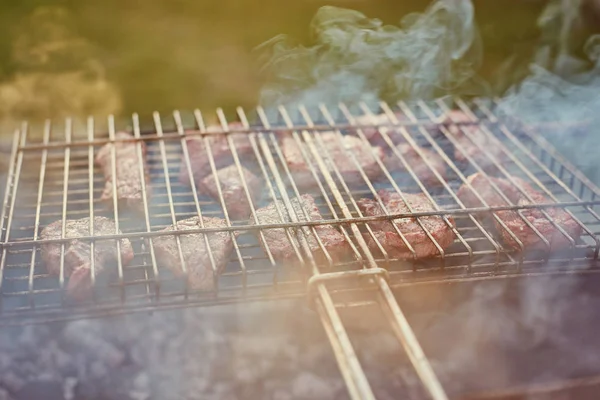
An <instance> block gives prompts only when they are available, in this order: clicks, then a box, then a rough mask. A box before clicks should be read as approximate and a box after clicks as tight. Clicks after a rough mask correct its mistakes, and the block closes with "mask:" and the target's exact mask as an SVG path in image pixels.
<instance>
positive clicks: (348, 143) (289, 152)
mask: <svg viewBox="0 0 600 400" xmlns="http://www.w3.org/2000/svg"><path fill="white" fill-rule="evenodd" d="M317 135H319V137H320V139H321V141H322V143H321V142H319V140H317V138H316V137H317ZM313 141H314V143H315V145H316V146H317V148H318V151H319V155H320V156H321V158H322V159H323V160H324V161H325V163H326V165H328V171H329V172H330V173H331V175H332V176H333V177H336V173H335V172H334V171H335V170H336V169H337V171H339V172H340V175H341V176H342V179H344V181H345V182H346V184H347V185H349V186H356V185H362V184H364V183H365V181H364V179H363V178H362V176H361V174H360V169H359V168H358V167H357V165H356V163H355V162H354V160H352V157H354V158H355V159H356V162H357V163H358V165H360V167H361V168H362V170H363V171H364V173H365V175H366V176H367V177H368V178H369V179H374V178H376V177H377V176H379V174H381V172H382V171H381V168H379V165H377V162H376V161H375V158H374V157H373V152H374V153H375V154H376V155H377V156H378V157H379V158H383V150H382V149H381V147H377V146H375V147H370V146H369V145H368V144H367V143H364V142H363V141H362V140H361V139H359V138H357V137H354V136H347V135H346V136H343V137H342V138H340V137H339V136H338V134H337V133H335V132H323V133H320V134H316V135H315V136H313ZM302 145H304V144H302ZM281 147H282V152H283V156H284V158H285V161H286V163H287V165H288V168H289V169H290V172H291V173H292V177H293V178H294V180H295V182H296V184H297V185H298V187H300V188H308V187H311V186H313V185H316V181H315V179H314V177H313V175H312V173H311V170H310V167H309V164H308V163H307V162H306V159H305V158H304V156H303V155H302V151H301V149H300V147H299V145H298V143H297V142H296V140H295V139H294V138H292V137H291V136H286V137H284V138H283V139H282V145H281ZM304 150H305V151H304V153H305V154H306V155H307V156H308V157H309V163H310V164H312V166H313V170H314V171H316V172H317V174H318V173H319V166H318V165H317V163H316V160H315V159H314V158H313V157H312V155H311V152H310V150H309V148H308V146H305V148H304ZM372 151H373V152H372Z"/></svg>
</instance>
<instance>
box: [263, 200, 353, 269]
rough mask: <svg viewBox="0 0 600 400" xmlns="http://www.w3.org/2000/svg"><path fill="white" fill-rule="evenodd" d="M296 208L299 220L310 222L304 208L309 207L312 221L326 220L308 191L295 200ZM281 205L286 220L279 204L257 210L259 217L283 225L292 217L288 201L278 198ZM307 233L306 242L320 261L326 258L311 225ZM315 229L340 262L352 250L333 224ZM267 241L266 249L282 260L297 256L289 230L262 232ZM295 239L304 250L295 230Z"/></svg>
mask: <svg viewBox="0 0 600 400" xmlns="http://www.w3.org/2000/svg"><path fill="white" fill-rule="evenodd" d="M291 203H292V207H293V208H294V211H295V214H296V216H297V218H298V221H306V218H305V216H304V213H303V211H302V209H304V210H306V212H307V213H308V216H309V219H310V220H311V221H318V220H322V219H323V217H322V216H321V213H320V212H319V209H318V208H317V205H316V204H315V200H314V199H313V198H312V196H310V195H308V194H303V195H302V196H301V197H300V199H298V198H294V199H291ZM278 205H279V208H280V210H281V212H282V214H283V216H284V220H283V221H282V220H281V218H280V217H279V213H278V212H277V208H276V206H275V203H271V204H269V205H268V206H266V207H263V208H260V209H258V210H256V217H257V219H258V221H259V223H261V224H279V223H286V222H290V221H291V220H290V218H289V216H288V214H287V211H286V207H285V204H284V203H283V202H282V201H279V200H278ZM302 230H303V232H304V234H305V238H306V242H307V243H308V246H309V248H310V250H311V251H312V253H313V257H314V258H315V260H316V261H317V262H318V263H321V262H323V261H324V260H325V256H324V254H323V251H322V250H321V247H320V246H319V243H318V241H317V239H316V237H315V236H314V235H313V233H312V230H311V229H310V228H309V227H302ZM315 231H316V233H317V235H318V236H319V239H321V242H322V243H323V247H324V248H325V249H326V250H327V252H328V253H329V255H330V256H331V258H332V259H333V260H334V261H336V260H338V259H340V258H341V257H343V256H344V255H345V254H348V253H349V252H350V250H351V249H350V246H349V245H348V242H346V239H345V238H344V236H343V235H342V234H341V233H340V232H338V231H337V229H335V228H334V227H332V226H329V225H318V226H315ZM262 232H263V235H264V238H265V243H262V245H263V247H264V248H268V249H269V250H270V251H271V254H272V255H273V257H274V258H275V259H279V260H290V259H293V258H294V256H295V252H294V247H293V246H292V243H290V240H289V238H288V236H287V234H286V231H285V229H283V228H276V229H265V230H263V231H262ZM292 239H293V241H294V244H295V245H296V246H297V248H298V249H299V250H300V251H302V250H301V249H302V247H301V246H300V244H299V243H298V239H297V237H296V235H294V233H292Z"/></svg>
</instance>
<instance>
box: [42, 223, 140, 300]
mask: <svg viewBox="0 0 600 400" xmlns="http://www.w3.org/2000/svg"><path fill="white" fill-rule="evenodd" d="M61 232H62V221H55V222H53V223H51V224H50V225H48V226H46V227H45V228H44V229H43V230H42V233H41V239H42V240H47V239H60V238H61ZM115 232H116V230H115V223H114V221H112V220H110V219H108V218H106V217H94V237H101V236H105V235H114V234H115ZM120 233H121V232H120V231H119V234H120ZM82 236H90V219H89V218H81V219H69V220H66V221H65V238H69V239H71V240H70V241H68V242H66V243H65V253H64V271H65V277H67V278H69V282H68V283H67V295H68V296H69V297H71V298H74V299H83V298H85V297H87V296H88V295H89V294H90V293H91V284H92V280H91V268H92V267H91V262H92V254H91V251H92V249H91V246H90V242H89V241H83V240H79V239H77V238H78V237H82ZM120 245H121V263H122V265H124V266H125V265H128V264H129V263H130V262H131V260H133V257H134V254H133V248H132V247H131V242H130V241H129V239H120ZM40 250H41V254H42V260H43V261H44V265H45V266H46V269H47V270H48V273H50V274H52V275H60V258H61V244H60V243H48V244H42V245H41V246H40ZM117 257H118V253H117V244H116V240H115V239H106V240H98V239H96V240H95V244H94V273H95V275H96V276H98V274H99V273H101V272H102V271H103V270H105V269H107V268H109V267H110V265H111V264H112V263H115V262H116V261H117Z"/></svg>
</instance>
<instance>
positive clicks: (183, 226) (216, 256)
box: [152, 217, 233, 290]
mask: <svg viewBox="0 0 600 400" xmlns="http://www.w3.org/2000/svg"><path fill="white" fill-rule="evenodd" d="M202 221H203V223H204V227H205V228H221V227H226V226H227V223H226V222H225V220H223V219H221V218H211V217H203V218H202ZM201 227H202V226H201V224H200V219H199V218H198V217H192V218H187V219H184V220H181V221H177V224H176V225H175V226H173V225H171V226H169V227H168V228H165V229H163V230H162V231H161V232H164V233H169V232H174V231H186V230H190V229H200V228H201ZM204 235H205V234H202V233H190V234H182V235H179V238H180V243H181V252H182V254H183V260H184V261H185V267H186V270H187V277H188V279H189V285H190V287H191V288H192V289H197V290H214V289H215V278H216V276H217V275H218V274H220V273H222V272H223V270H224V269H225V266H226V265H227V262H228V261H229V255H230V253H231V250H232V249H233V241H232V238H231V233H229V232H213V233H208V234H207V235H208V244H209V247H210V251H211V252H212V258H213V260H214V266H215V270H216V271H215V274H213V265H212V263H211V258H210V254H209V249H208V248H207V247H206V241H205V239H204ZM152 244H153V246H154V252H155V254H156V258H157V260H158V262H159V263H160V264H161V265H164V266H166V267H168V268H170V269H171V270H172V271H173V273H174V274H175V275H177V276H184V272H183V271H184V268H183V263H182V260H181V257H180V255H179V247H178V246H177V240H176V239H175V235H172V234H171V235H168V234H166V235H164V236H157V237H154V238H153V239H152Z"/></svg>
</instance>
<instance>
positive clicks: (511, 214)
mask: <svg viewBox="0 0 600 400" xmlns="http://www.w3.org/2000/svg"><path fill="white" fill-rule="evenodd" d="M488 179H489V180H488ZM512 180H513V181H514V184H513V183H512V182H511V181H510V180H508V179H501V178H494V177H488V178H486V177H485V176H484V175H482V174H479V173H477V174H473V175H471V176H469V177H468V178H467V182H468V183H469V184H470V185H471V187H472V188H473V189H471V188H469V186H468V185H467V184H464V185H463V186H461V188H460V189H459V191H458V196H459V198H460V199H461V201H462V202H463V203H464V204H465V206H466V207H485V204H483V203H482V202H481V201H480V200H479V198H478V197H477V195H476V194H475V192H476V193H477V194H479V196H480V197H481V198H482V199H483V200H484V201H485V202H486V203H487V205H488V206H490V207H501V206H508V205H510V204H509V203H508V202H507V201H505V200H504V198H503V197H502V196H501V195H500V194H499V192H501V193H503V194H504V196H506V198H507V199H508V200H509V202H510V203H512V204H513V205H518V206H523V205H531V204H540V203H551V202H552V201H551V200H550V199H549V198H547V197H546V196H545V195H543V194H542V193H540V192H538V191H537V190H535V189H534V188H533V187H531V185H529V184H528V183H527V182H525V181H524V180H523V179H520V178H517V177H512ZM490 182H493V183H494V184H495V185H496V186H497V187H498V191H496V190H495V189H494V187H493V186H492V184H491V183H490ZM527 196H529V199H531V200H529V199H528V198H527ZM545 211H546V213H547V214H548V215H549V216H550V218H551V219H552V220H553V221H554V222H555V223H556V224H557V225H558V226H560V227H561V228H562V229H563V230H564V231H565V232H566V233H567V234H568V235H569V236H570V237H571V238H572V239H573V240H577V239H578V238H579V237H580V236H581V233H582V228H581V226H580V225H579V224H578V223H577V221H575V220H574V219H573V218H572V217H571V216H570V215H569V214H568V213H567V212H566V211H565V210H563V209H561V208H546V209H545ZM521 213H522V215H523V217H524V218H526V219H527V220H528V221H529V222H530V223H531V225H532V226H533V227H535V229H537V230H538V231H539V232H540V234H541V235H542V236H543V237H544V238H545V239H546V240H547V241H548V243H549V244H550V249H551V250H559V249H561V248H564V247H567V246H569V245H570V241H569V239H568V238H567V237H566V236H565V235H563V234H562V233H561V232H560V231H559V230H558V229H557V228H556V226H554V225H553V224H552V223H551V222H550V221H549V220H548V218H546V217H544V215H543V214H542V212H541V210H539V209H532V208H529V209H523V210H522V211H521ZM495 214H496V215H497V216H498V218H499V219H501V220H502V222H504V224H505V225H506V226H507V228H508V229H509V230H510V231H511V232H512V233H513V234H514V235H515V236H516V237H517V238H518V239H519V240H520V241H521V242H522V243H523V246H524V247H525V248H526V249H537V250H546V246H545V244H544V242H543V241H542V239H541V238H540V236H538V235H537V234H536V232H535V230H534V229H532V228H531V227H529V226H528V225H527V224H526V223H525V221H524V220H523V219H522V218H521V217H519V214H518V213H517V212H516V211H512V210H505V211H497V212H496V213H495ZM494 223H495V224H496V228H497V230H498V232H500V235H501V236H502V240H503V241H504V242H505V243H506V244H507V245H509V246H510V247H512V248H513V249H515V250H520V249H521V247H520V246H519V244H518V243H517V241H516V240H515V239H514V238H513V237H512V236H511V234H510V233H509V232H508V231H507V230H506V229H504V228H503V227H502V225H501V224H500V223H499V222H498V221H496V220H494Z"/></svg>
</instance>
